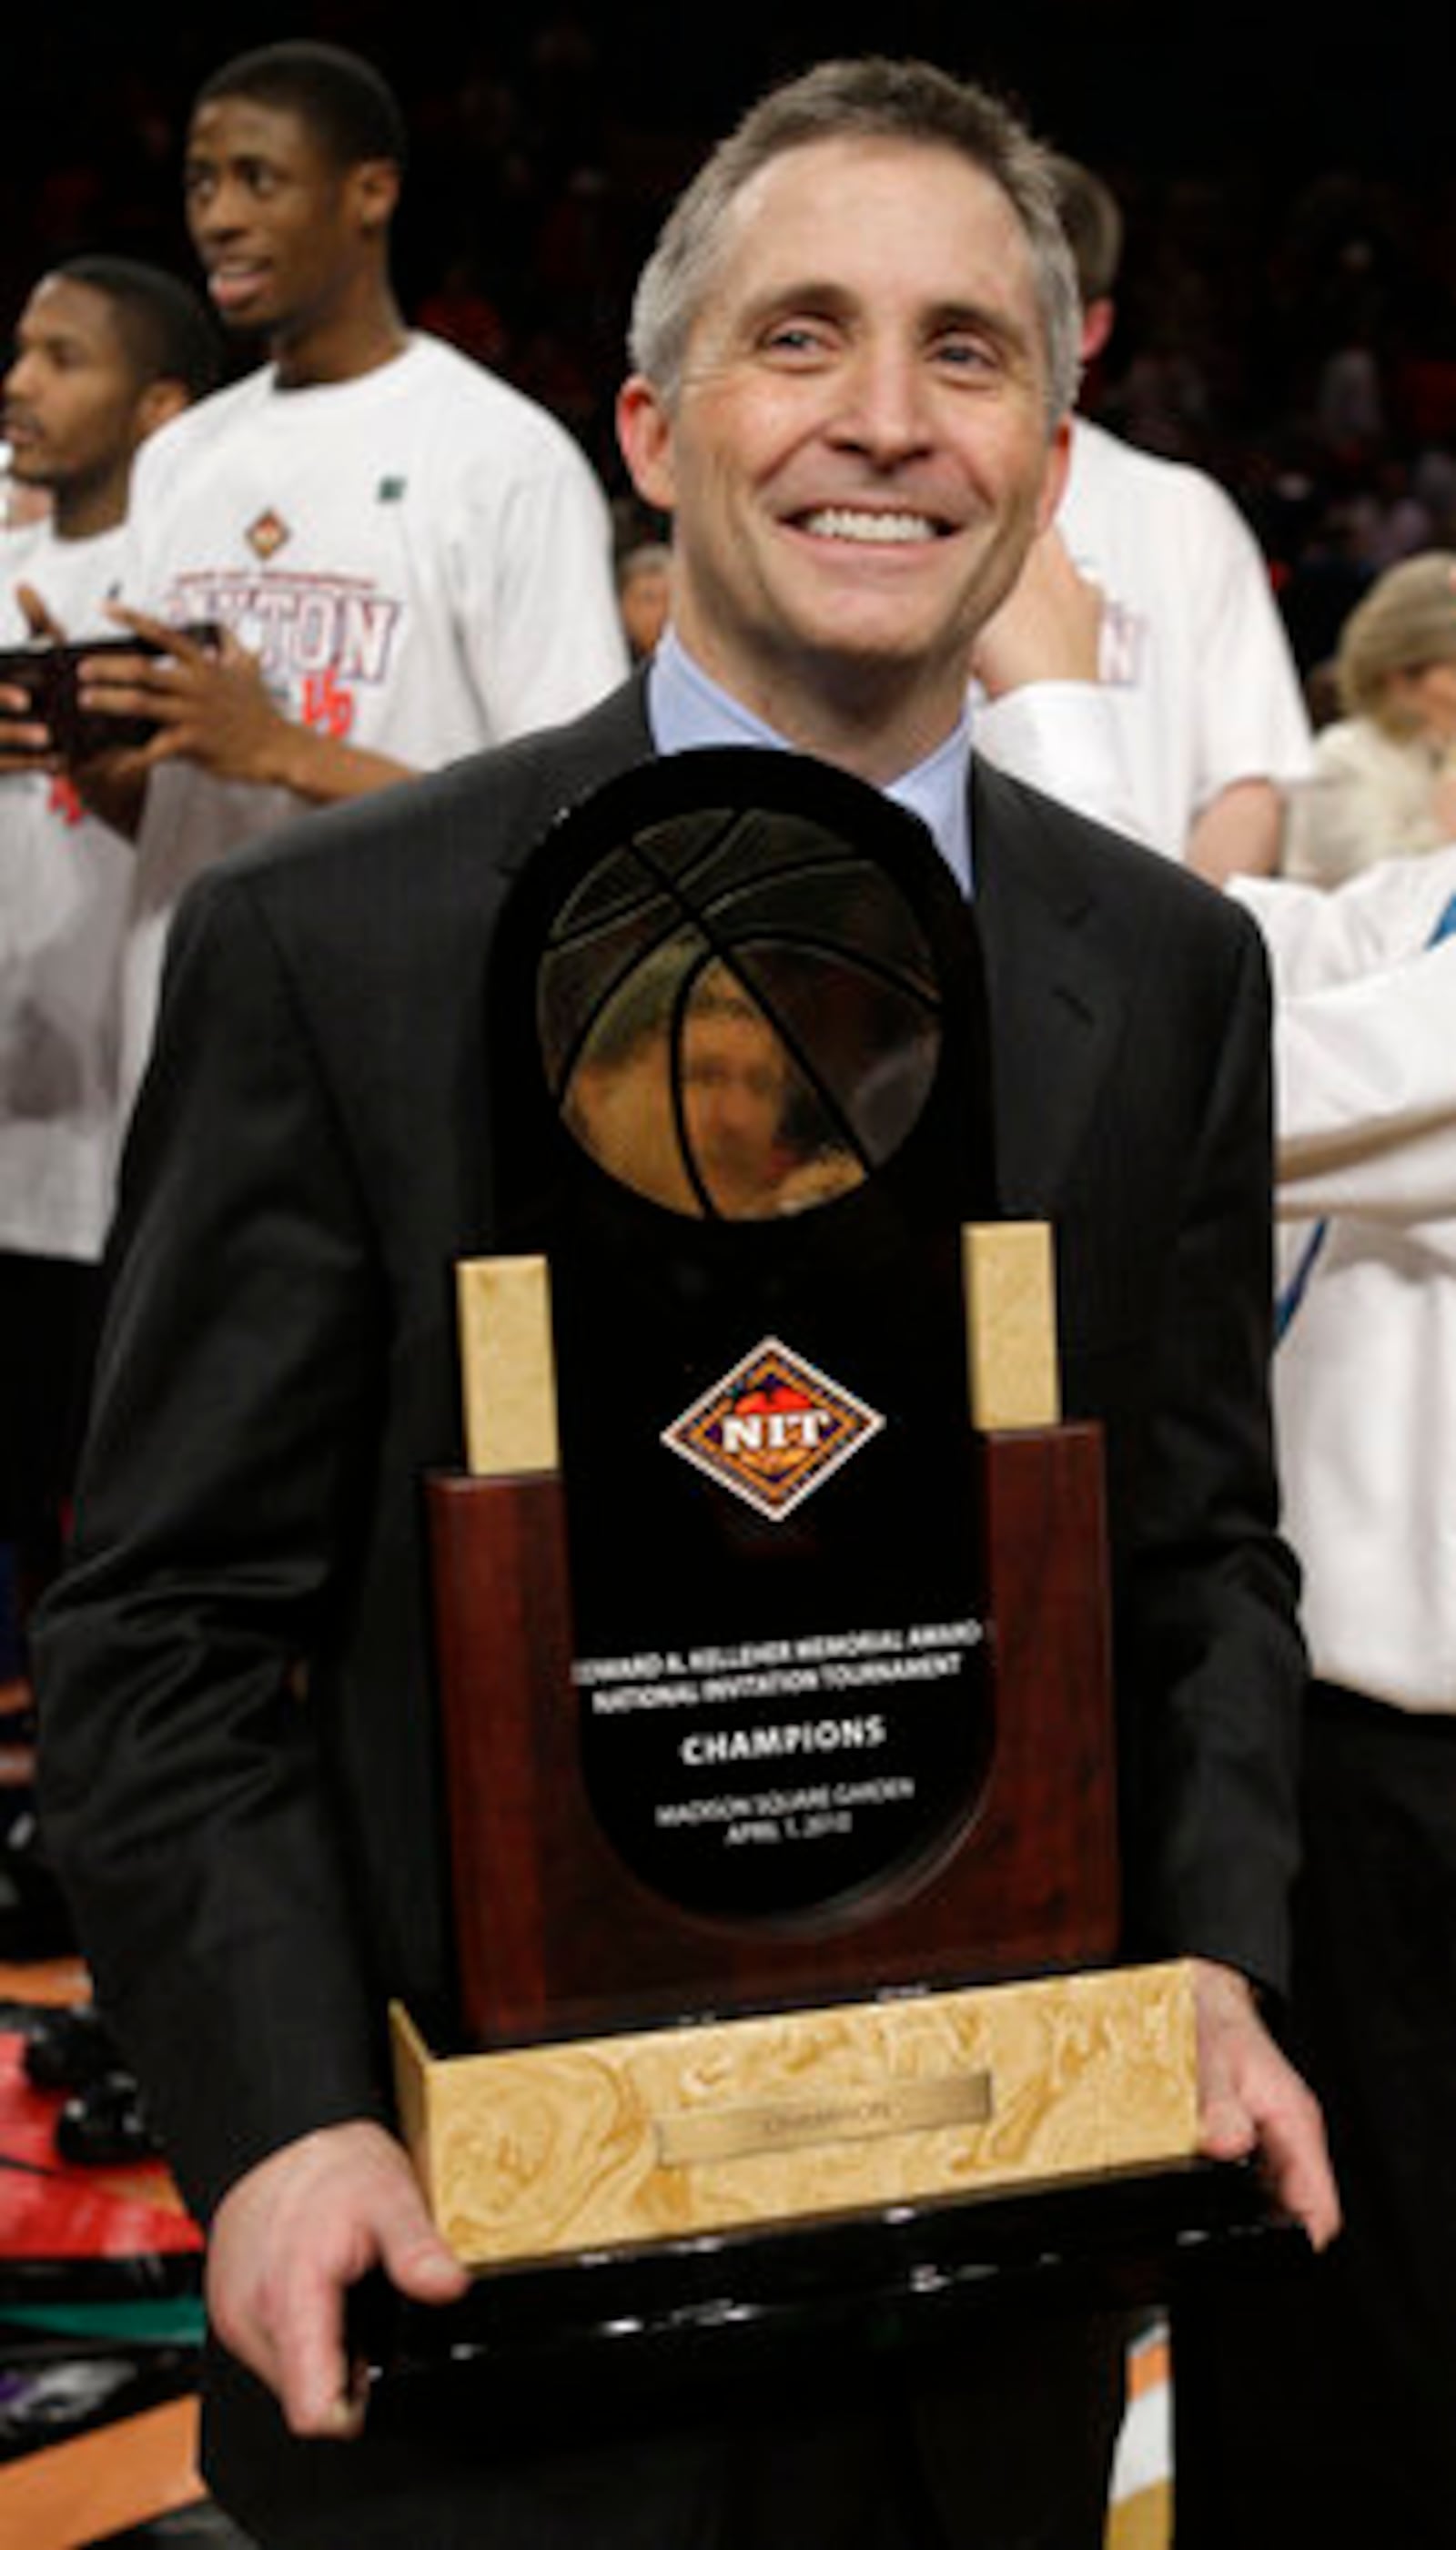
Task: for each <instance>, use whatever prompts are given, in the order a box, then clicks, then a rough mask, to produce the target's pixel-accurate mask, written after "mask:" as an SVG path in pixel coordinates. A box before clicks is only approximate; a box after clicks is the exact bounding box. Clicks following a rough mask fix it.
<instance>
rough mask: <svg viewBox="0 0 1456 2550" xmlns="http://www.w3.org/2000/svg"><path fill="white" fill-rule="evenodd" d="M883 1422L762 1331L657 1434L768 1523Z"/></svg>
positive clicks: (786, 1512)
mask: <svg viewBox="0 0 1456 2550" xmlns="http://www.w3.org/2000/svg"><path fill="white" fill-rule="evenodd" d="M884 1422H885V1421H884V1419H883V1417H880V1416H878V1415H877V1414H876V1412H875V1410H874V1409H872V1408H866V1407H865V1405H864V1403H863V1401H862V1400H858V1399H856V1398H854V1396H853V1394H852V1393H851V1392H849V1391H847V1390H841V1389H840V1388H839V1387H838V1385H837V1384H836V1383H834V1382H832V1381H829V1380H827V1379H826V1378H825V1374H824V1373H822V1372H818V1371H816V1369H815V1367H814V1365H813V1364H812V1363H806V1362H805V1361H804V1359H803V1357H802V1356H800V1355H795V1354H791V1353H790V1352H789V1349H788V1347H787V1346H784V1345H780V1343H779V1341H778V1339H777V1337H765V1338H764V1339H763V1341H762V1343H761V1344H760V1345H757V1346H755V1347H754V1348H753V1350H752V1352H751V1353H750V1354H747V1355H745V1356H744V1358H743V1360H742V1362H741V1363H740V1364H737V1365H736V1366H735V1367H734V1369H733V1370H732V1371H731V1372H729V1373H728V1374H726V1376H725V1377H724V1379H723V1380H722V1381H720V1382H715V1384H714V1386H713V1388H712V1389H711V1390H708V1391H705V1392H704V1394H703V1397H702V1398H701V1399H699V1400H697V1401H695V1403H694V1405H693V1406H692V1407H691V1408H689V1409H688V1410H686V1411H685V1413H684V1414H683V1415H682V1416H681V1417H679V1418H678V1420H677V1422H676V1423H675V1424H672V1425H669V1426H666V1427H665V1428H664V1430H663V1433H662V1438H661V1439H662V1441H663V1442H664V1443H665V1444H666V1446H667V1448H668V1450H669V1451H670V1452H676V1453H678V1454H679V1455H680V1457H681V1458H682V1459H683V1460H685V1461H691V1462H692V1463H693V1464H694V1466H695V1468H697V1469H700V1470H705V1471H706V1472H707V1474H708V1476H709V1478H711V1479H717V1481H718V1482H719V1484H720V1486H721V1487H725V1488H730V1489H731V1490H732V1493H733V1495H734V1496H736V1497H741V1498H742V1499H743V1500H744V1502H745V1504H747V1505H750V1506H752V1507H754V1508H755V1509H756V1511H757V1512H758V1513H759V1514H761V1515H766V1516H767V1517H768V1519H769V1520H770V1522H782V1520H783V1519H784V1517H785V1515H789V1514H792V1513H793V1511H794V1508H795V1507H796V1506H797V1505H802V1503H803V1501H804V1499H805V1498H806V1497H807V1496H811V1495H812V1494H813V1493H814V1490H815V1489H816V1488H819V1487H823V1485H824V1483H825V1479H826V1478H828V1477H829V1475H830V1473H831V1472H832V1471H834V1470H837V1469H838V1467H839V1465H840V1463H841V1462H843V1461H847V1460H848V1459H849V1458H850V1455H851V1454H852V1453H854V1452H858V1451H860V1450H861V1449H862V1447H863V1446H864V1445H865V1444H866V1443H868V1442H869V1441H870V1440H871V1438H872V1437H873V1436H874V1435H876V1434H878V1433H879V1432H880V1430H881V1428H882V1427H883V1425H884Z"/></svg>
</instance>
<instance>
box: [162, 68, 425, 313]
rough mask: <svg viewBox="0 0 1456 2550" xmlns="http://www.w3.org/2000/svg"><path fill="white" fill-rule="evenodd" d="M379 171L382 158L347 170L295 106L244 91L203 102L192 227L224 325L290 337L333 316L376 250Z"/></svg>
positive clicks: (190, 195) (192, 144)
mask: <svg viewBox="0 0 1456 2550" xmlns="http://www.w3.org/2000/svg"><path fill="white" fill-rule="evenodd" d="M378 173H379V172H378V169H377V167H376V165H375V163H373V162H364V163H361V165H360V166H359V167H356V168H340V167H339V166H338V165H337V164H336V163H335V161H334V160H332V159H331V158H330V156H329V155H328V153H327V151H326V150H325V149H324V148H323V147H322V145H321V144H320V143H319V142H318V141H317V139H316V138H315V136H314V134H313V133H312V132H311V131H310V129H309V127H308V126H307V125H306V124H305V123H304V122H303V120H302V118H301V117H299V116H298V115H296V114H295V113H294V112H293V111H292V109H291V108H284V107H271V106H260V105H255V104H254V103H253V101H252V100H251V99H250V98H245V97H222V98H214V99H213V100H212V101H211V102H210V103H209V104H207V105H205V106H202V107H199V109H198V111H197V114H196V115H195V116H194V118H193V120H192V129H191V132H190V134H189V135H188V140H187V161H186V170H185V175H184V187H185V194H186V207H187V227H188V230H189V232H190V234H191V238H192V245H193V246H194V247H195V249H196V251H197V254H198V256H199V258H200V259H201V262H202V265H203V268H204V271H205V272H206V275H207V279H208V289H209V291H210V293H211V295H212V300H213V305H214V307H215V309H216V310H217V312H218V315H219V317H220V318H221V319H222V320H223V322H224V324H225V325H226V326H227V327H228V328H230V329H236V330H239V331H240V332H243V333H245V334H252V333H259V334H262V335H264V336H267V337H268V338H270V339H275V340H283V341H289V342H291V341H294V340H296V339H297V338H299V337H301V336H304V335H306V334H307V333H308V332H309V331H310V330H311V329H313V328H315V327H318V326H320V325H325V324H327V323H328V321H329V320H330V318H331V317H332V316H333V315H334V313H335V311H336V310H337V309H338V308H339V307H340V304H341V303H342V302H344V301H345V300H346V299H347V297H348V294H349V293H350V291H351V290H352V288H353V285H354V281H355V278H356V276H357V273H358V271H359V269H360V265H361V263H362V262H363V260H364V258H365V256H366V255H369V254H371V251H367V250H366V249H365V247H364V240H365V237H366V234H367V231H368V229H369V227H370V226H371V213H372V210H373V207H372V202H371V198H370V197H369V194H368V186H367V180H368V178H369V177H370V176H375V177H377V175H378ZM373 226H374V227H376V228H377V224H374V225H373Z"/></svg>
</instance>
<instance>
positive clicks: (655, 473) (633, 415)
mask: <svg viewBox="0 0 1456 2550" xmlns="http://www.w3.org/2000/svg"><path fill="white" fill-rule="evenodd" d="M617 441H618V443H619V445H620V447H621V451H622V456H623V459H624V460H625V461H626V462H627V466H628V471H629V474H630V476H631V483H632V485H633V486H634V487H635V489H636V491H637V494H638V495H639V496H640V497H641V498H642V500H643V502H644V503H645V504H648V505H650V506H652V507H653V509H654V511H656V512H657V513H659V514H670V513H671V512H672V509H673V506H674V505H675V503H676V502H677V476H676V471H675V469H674V467H673V430H672V418H671V417H670V415H669V414H668V411H667V405H666V402H665V400H664V399H663V396H662V393H661V391H660V390H659V389H657V388H656V387H655V385H654V384H653V383H652V382H651V381H649V380H647V379H646V378H645V376H644V375H643V374H642V373H641V372H633V373H631V376H630V377H629V378H628V379H627V380H626V381H624V383H623V385H622V388H621V390H620V391H619V392H618V397H617Z"/></svg>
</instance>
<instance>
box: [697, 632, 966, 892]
mask: <svg viewBox="0 0 1456 2550" xmlns="http://www.w3.org/2000/svg"><path fill="white" fill-rule="evenodd" d="M647 723H648V726H649V727H650V729H651V734H652V741H653V743H654V744H655V745H656V747H657V750H658V751H659V752H662V753H668V752H692V751H701V750H703V749H704V748H706V747H709V746H712V745H718V744H733V743H738V744H756V745H758V746H760V747H767V748H768V749H770V750H772V751H776V752H792V751H794V750H796V749H797V747H796V746H795V745H793V744H791V743H790V742H789V740H788V738H787V736H782V735H779V734H778V733H777V732H776V731H775V729H774V728H773V727H771V726H766V725H765V724H764V721H763V720H762V718H759V717H755V716H754V714H753V711H752V710H751V709H746V708H744V706H743V704H742V702H741V701H740V700H735V699H734V698H733V696H732V694H731V692H729V691H726V690H725V689H724V688H723V686H722V684H721V683H719V682H716V681H715V680H714V679H713V677H712V675H711V674H710V673H705V672H704V670H703V667H702V665H701V664H700V663H698V662H697V661H696V660H695V658H694V657H693V656H691V655H690V654H689V653H688V650H687V648H686V647H685V646H684V644H683V643H682V640H681V638H678V636H677V635H676V633H675V632H674V631H673V630H671V629H668V630H666V631H665V632H664V633H663V636H662V638H661V639H660V641H659V643H658V646H657V649H656V652H655V653H654V655H653V657H652V661H651V664H650V665H649V667H648V671H647ZM970 762H971V713H970V705H969V700H968V701H967V705H966V708H965V710H964V711H963V713H962V715H961V718H960V722H959V724H958V725H957V726H956V727H955V728H954V729H953V730H952V732H951V733H950V734H949V735H948V736H946V738H945V740H944V742H943V743H940V744H937V745H936V747H935V750H934V751H933V752H932V753H929V754H927V756H926V758H925V759H924V760H923V761H918V762H917V763H916V765H915V768H914V769H913V770H906V771H903V772H902V773H901V775H900V777H899V778H898V779H896V780H892V782H891V784H890V786H889V787H888V788H887V789H886V790H885V792H884V793H885V795H886V796H887V797H889V798H892V799H893V800H894V802H895V804H896V805H897V806H904V807H906V808H907V809H908V810H909V812H910V813H911V814H912V815H918V816H919V817H920V819H921V822H922V824H924V825H925V826H926V828H927V829H928V831H929V832H930V833H931V834H933V836H934V840H935V844H936V847H937V848H938V849H939V851H940V854H941V856H942V858H943V859H944V860H945V862H946V865H947V866H948V867H949V869H950V872H951V874H952V876H953V877H954V878H955V880H956V883H957V884H958V885H959V886H960V888H961V890H962V892H963V893H969V892H970V888H971V812H970V806H971V801H970V787H969V781H970Z"/></svg>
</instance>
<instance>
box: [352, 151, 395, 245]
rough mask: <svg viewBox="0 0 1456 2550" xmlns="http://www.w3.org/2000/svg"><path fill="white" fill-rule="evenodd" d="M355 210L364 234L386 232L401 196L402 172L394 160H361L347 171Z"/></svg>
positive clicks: (368, 235) (367, 235)
mask: <svg viewBox="0 0 1456 2550" xmlns="http://www.w3.org/2000/svg"><path fill="white" fill-rule="evenodd" d="M348 175H349V186H350V189H351V191H352V194H353V201H354V209H355V211H356V212H357V214H358V219H359V228H360V230H361V231H362V232H363V233H364V235H365V237H366V238H367V237H370V236H372V235H373V234H375V233H376V232H379V231H387V230H388V228H389V225H390V223H391V222H392V221H393V219H394V214H395V207H396V205H397V204H398V202H399V199H400V172H399V170H398V168H397V167H396V166H395V163H394V161H393V160H392V159H361V160H360V161H359V162H358V165H357V166H356V167H353V168H351V169H350V170H349V172H348Z"/></svg>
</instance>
